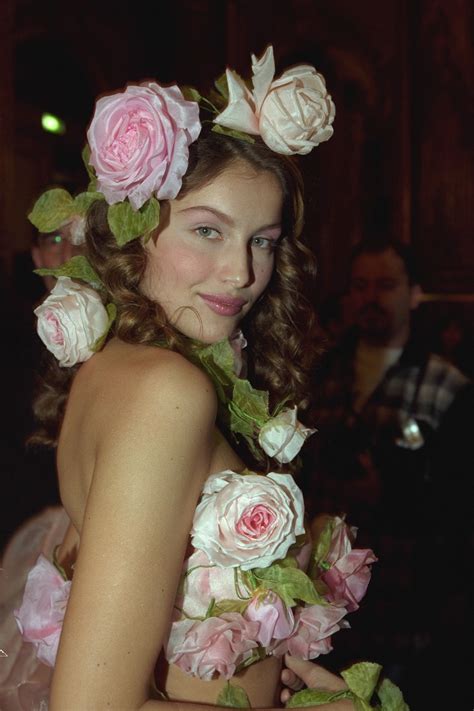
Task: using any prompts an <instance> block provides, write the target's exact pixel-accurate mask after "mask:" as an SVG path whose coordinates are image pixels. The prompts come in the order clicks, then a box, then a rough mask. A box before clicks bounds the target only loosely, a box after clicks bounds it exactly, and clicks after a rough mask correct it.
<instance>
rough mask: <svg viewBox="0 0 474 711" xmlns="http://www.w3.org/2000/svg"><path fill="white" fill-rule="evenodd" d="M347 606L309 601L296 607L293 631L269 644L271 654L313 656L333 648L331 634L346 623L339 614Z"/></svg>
mask: <svg viewBox="0 0 474 711" xmlns="http://www.w3.org/2000/svg"><path fill="white" fill-rule="evenodd" d="M346 612H347V610H346V609H345V608H344V607H336V606H334V605H309V606H308V607H297V608H295V625H294V630H293V633H292V635H291V636H290V637H288V638H287V639H284V640H283V641H282V642H280V643H277V644H275V645H274V646H273V647H272V648H271V653H272V654H273V655H274V656H277V657H281V656H283V654H286V653H287V652H288V653H289V654H292V655H293V656H295V657H301V658H302V659H315V658H316V657H319V655H320V654H327V653H328V652H330V651H331V650H332V645H331V635H332V634H334V633H335V632H337V631H338V630H340V629H341V628H342V627H348V626H349V625H348V623H347V622H345V621H344V620H343V619H342V618H343V617H344V615H345V614H346Z"/></svg>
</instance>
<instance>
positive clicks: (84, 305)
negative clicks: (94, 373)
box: [34, 277, 109, 367]
mask: <svg viewBox="0 0 474 711" xmlns="http://www.w3.org/2000/svg"><path fill="white" fill-rule="evenodd" d="M34 313H35V315H36V316H37V317H38V326H37V328H38V335H39V337H40V338H41V340H42V341H43V343H44V344H45V346H46V348H47V349H48V350H49V351H51V353H52V354H53V355H54V356H55V358H57V359H58V361H59V365H60V366H63V367H70V366H72V365H75V364H76V363H82V362H83V361H85V360H88V359H89V358H90V357H91V356H92V355H93V351H92V347H93V345H94V343H95V342H96V341H97V339H98V338H100V337H101V336H103V335H104V333H105V331H106V329H107V326H108V323H109V319H108V315H107V311H106V309H105V307H104V305H103V303H102V301H101V299H100V297H99V295H98V294H97V292H95V291H94V290H93V289H90V288H89V287H87V286H83V285H82V284H77V283H76V282H74V281H72V279H69V277H59V278H58V281H57V283H56V285H55V287H54V288H53V289H52V291H51V293H50V294H49V296H48V297H47V298H46V299H45V300H44V301H43V303H42V304H40V306H38V308H36V309H35V311H34Z"/></svg>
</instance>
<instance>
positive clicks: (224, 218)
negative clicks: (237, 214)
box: [178, 205, 281, 231]
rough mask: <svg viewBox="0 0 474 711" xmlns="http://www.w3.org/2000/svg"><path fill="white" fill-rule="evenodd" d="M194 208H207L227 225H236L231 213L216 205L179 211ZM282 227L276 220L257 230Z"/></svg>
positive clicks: (206, 209) (207, 210) (196, 207)
mask: <svg viewBox="0 0 474 711" xmlns="http://www.w3.org/2000/svg"><path fill="white" fill-rule="evenodd" d="M194 210H205V211H206V212H211V213H212V214H213V215H215V216H216V217H217V218H218V219H219V220H222V222H224V223H225V224H226V225H229V227H234V226H235V222H234V220H233V219H232V218H231V217H229V215H226V213H225V212H221V211H220V210H217V209H216V208H215V207H210V206H209V205H193V207H184V208H183V209H182V210H178V212H179V213H182V212H192V211H194ZM276 227H278V228H281V223H280V222H275V223H273V224H271V225H264V226H262V227H259V229H258V230H257V231H260V230H268V229H272V228H276Z"/></svg>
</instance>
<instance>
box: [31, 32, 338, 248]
mask: <svg viewBox="0 0 474 711" xmlns="http://www.w3.org/2000/svg"><path fill="white" fill-rule="evenodd" d="M252 74H253V76H252V87H253V88H252V90H250V89H249V88H248V87H247V85H246V83H245V82H244V81H243V79H241V77H239V75H238V74H237V73H236V72H234V71H233V70H231V69H227V71H226V73H225V75H223V76H222V77H220V78H219V79H218V80H217V81H216V82H215V87H216V91H214V92H213V94H212V97H211V98H212V100H211V99H207V98H205V97H203V96H201V95H200V94H199V92H198V91H197V90H196V89H193V88H190V87H185V88H183V91H181V89H180V88H179V87H178V86H176V85H173V86H169V87H162V86H159V84H156V83H155V82H145V83H143V84H138V85H129V86H127V88H126V89H125V90H124V91H121V92H116V93H113V94H111V95H109V96H104V97H102V98H101V99H99V100H98V101H97V104H96V107H95V112H94V116H93V118H92V121H91V124H90V126H89V129H88V131H87V141H88V143H87V145H86V148H85V149H84V151H83V159H84V162H85V164H86V168H87V171H88V173H89V177H90V183H89V187H88V190H87V192H85V193H81V194H80V195H78V196H77V197H76V198H72V197H71V196H70V195H69V193H68V192H67V191H66V190H61V189H55V190H49V191H47V192H46V193H45V194H44V195H42V196H41V197H40V198H39V200H38V201H37V202H36V204H35V206H34V208H33V211H32V212H31V214H30V215H29V219H30V221H31V222H32V223H33V225H35V227H37V229H39V230H40V231H41V232H51V231H53V230H56V229H58V227H60V226H61V225H63V224H65V223H66V222H71V221H72V220H75V219H76V220H77V219H78V218H81V219H82V221H81V225H82V226H83V223H84V219H83V218H84V216H85V214H86V212H87V209H88V208H89V206H90V204H91V203H92V202H94V201H96V200H103V199H105V201H106V202H107V203H108V205H109V208H108V212H107V218H108V222H109V227H110V229H111V231H112V233H113V234H114V235H115V237H116V239H117V243H118V244H119V245H123V244H126V243H127V242H128V241H130V240H132V239H136V238H137V237H145V238H147V237H148V236H149V235H150V234H151V233H152V232H153V230H154V229H155V228H156V227H157V225H158V224H159V220H160V205H159V202H158V201H159V200H172V199H174V198H175V197H176V196H177V195H178V193H179V191H180V188H181V184H182V179H183V176H184V174H185V173H186V170H187V168H188V161H189V146H190V145H191V143H193V142H194V141H195V140H196V139H197V138H198V136H199V134H200V132H201V128H202V125H201V120H200V109H203V110H204V111H207V112H208V113H209V112H210V114H211V116H212V118H210V119H209V120H210V122H211V123H213V124H214V126H213V129H212V130H213V131H216V132H217V133H226V134H229V135H232V136H234V137H237V138H241V139H243V140H248V141H253V140H254V139H253V138H252V136H260V137H261V139H262V140H263V141H264V142H265V143H266V145H267V146H268V147H269V148H270V149H271V150H272V151H275V152H276V153H281V154H284V155H292V154H301V155H303V154H306V153H309V152H310V151H311V150H312V149H313V148H315V147H316V146H318V145H319V144H320V143H322V142H323V141H327V140H328V139H329V138H330V137H331V136H332V134H333V128H332V123H333V121H334V116H335V108H334V103H333V101H332V99H331V96H330V95H329V94H328V93H327V91H326V85H325V82H324V78H323V77H322V76H321V74H319V73H318V72H317V71H316V69H314V67H311V66H308V65H298V66H295V67H293V68H291V69H288V70H287V71H285V72H283V74H282V75H281V77H279V78H278V79H274V74H275V61H274V57H273V47H271V46H270V47H268V48H267V50H266V51H265V53H264V55H263V56H262V57H261V59H257V58H256V57H255V56H254V55H252ZM76 232H77V230H76ZM76 243H77V242H76Z"/></svg>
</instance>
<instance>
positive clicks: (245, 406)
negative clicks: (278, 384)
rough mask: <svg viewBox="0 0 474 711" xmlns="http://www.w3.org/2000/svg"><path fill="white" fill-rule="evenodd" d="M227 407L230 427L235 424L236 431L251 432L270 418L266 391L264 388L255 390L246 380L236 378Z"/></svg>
mask: <svg viewBox="0 0 474 711" xmlns="http://www.w3.org/2000/svg"><path fill="white" fill-rule="evenodd" d="M229 409H230V412H231V429H233V427H232V424H235V425H236V427H237V432H242V433H247V432H248V433H249V434H251V433H253V432H254V431H255V428H257V429H260V428H261V427H262V426H263V425H264V424H265V422H268V420H269V418H270V413H269V412H268V392H267V391H266V390H256V389H255V388H253V387H252V386H251V384H250V383H249V381H248V380H240V379H236V381H235V383H234V388H233V393H232V401H231V402H230V403H229ZM237 423H238V424H237ZM239 427H242V429H239Z"/></svg>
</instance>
